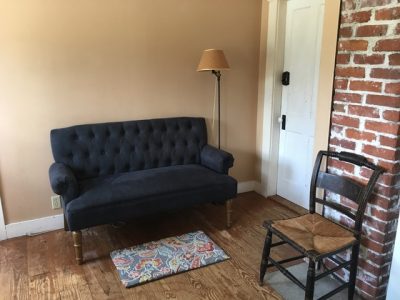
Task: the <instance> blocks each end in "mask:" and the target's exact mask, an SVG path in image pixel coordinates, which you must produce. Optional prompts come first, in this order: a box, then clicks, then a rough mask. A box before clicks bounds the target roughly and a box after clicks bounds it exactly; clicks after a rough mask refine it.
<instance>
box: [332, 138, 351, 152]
mask: <svg viewBox="0 0 400 300" xmlns="http://www.w3.org/2000/svg"><path fill="white" fill-rule="evenodd" d="M330 143H331V144H333V145H336V146H339V147H342V148H346V149H349V150H354V149H355V148H356V143H355V142H352V141H349V140H343V139H341V140H339V139H338V138H331V139H330Z"/></svg>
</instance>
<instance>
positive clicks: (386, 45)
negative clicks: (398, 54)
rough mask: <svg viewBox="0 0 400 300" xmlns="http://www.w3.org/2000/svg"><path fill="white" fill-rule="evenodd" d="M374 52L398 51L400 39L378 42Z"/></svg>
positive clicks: (399, 49)
mask: <svg viewBox="0 0 400 300" xmlns="http://www.w3.org/2000/svg"><path fill="white" fill-rule="evenodd" d="M374 51H400V39H387V40H379V41H377V42H376V44H375V47H374Z"/></svg>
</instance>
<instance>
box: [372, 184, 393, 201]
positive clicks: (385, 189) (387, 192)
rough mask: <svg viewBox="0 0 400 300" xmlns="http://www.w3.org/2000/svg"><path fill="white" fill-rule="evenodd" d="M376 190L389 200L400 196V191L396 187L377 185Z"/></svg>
mask: <svg viewBox="0 0 400 300" xmlns="http://www.w3.org/2000/svg"><path fill="white" fill-rule="evenodd" d="M374 190H375V191H376V193H378V194H379V195H381V196H384V197H387V198H391V197H394V196H398V195H399V191H398V189H396V188H394V187H391V186H384V185H381V184H377V185H376V186H375V188H374Z"/></svg>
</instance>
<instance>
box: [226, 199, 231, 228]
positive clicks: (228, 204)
mask: <svg viewBox="0 0 400 300" xmlns="http://www.w3.org/2000/svg"><path fill="white" fill-rule="evenodd" d="M225 205H226V227H228V228H231V225H232V199H229V200H227V201H226V203H225Z"/></svg>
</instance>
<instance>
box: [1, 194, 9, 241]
mask: <svg viewBox="0 0 400 300" xmlns="http://www.w3.org/2000/svg"><path fill="white" fill-rule="evenodd" d="M5 239H7V231H6V223H5V220H4V213H3V206H2V204H1V197H0V241H2V240H5Z"/></svg>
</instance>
